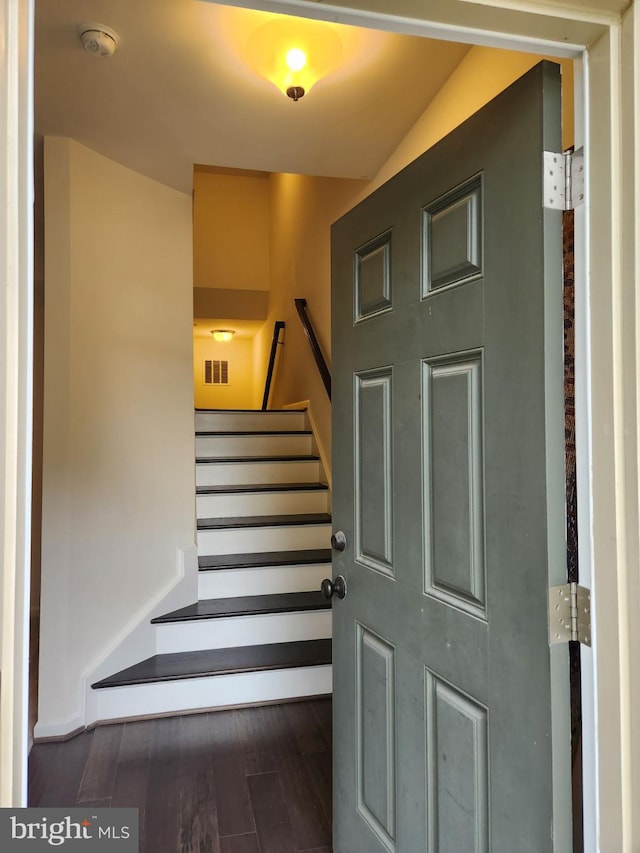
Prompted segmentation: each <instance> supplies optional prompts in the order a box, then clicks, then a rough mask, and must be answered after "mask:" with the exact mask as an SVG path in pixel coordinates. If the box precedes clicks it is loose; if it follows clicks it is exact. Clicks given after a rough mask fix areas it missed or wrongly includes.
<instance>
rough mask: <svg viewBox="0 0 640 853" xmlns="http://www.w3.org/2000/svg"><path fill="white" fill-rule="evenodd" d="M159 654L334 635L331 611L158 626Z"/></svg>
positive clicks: (208, 620) (264, 614)
mask: <svg viewBox="0 0 640 853" xmlns="http://www.w3.org/2000/svg"><path fill="white" fill-rule="evenodd" d="M156 631H157V635H156V654H170V653H171V652H194V651H198V650H199V649H229V648H233V647H235V646H260V645H264V644H265V643H292V642H295V641H297V640H322V639H325V638H328V637H330V636H331V611H330V610H307V611H303V612H299V613H261V614H256V615H252V616H229V617H222V618H218V619H202V620H198V621H194V622H180V623H176V622H174V623H165V624H163V625H156Z"/></svg>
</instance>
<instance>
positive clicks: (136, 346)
mask: <svg viewBox="0 0 640 853" xmlns="http://www.w3.org/2000/svg"><path fill="white" fill-rule="evenodd" d="M45 223H46V228H45V313H46V331H45V399H44V470H43V492H44V498H43V531H42V598H41V619H42V621H41V658H40V695H39V720H38V726H37V728H36V736H38V735H39V734H40V735H42V734H44V733H48V734H52V733H54V732H55V731H60V732H63V731H70V730H72V729H73V728H75V727H76V726H78V725H81V724H82V723H83V722H84V719H83V707H82V705H83V700H82V676H83V673H85V672H87V673H88V672H91V671H92V670H93V669H94V667H95V665H96V663H97V662H99V661H100V659H101V658H102V657H103V655H104V654H105V652H106V650H107V648H108V647H109V646H110V645H111V643H112V641H113V639H114V637H117V636H119V635H121V634H122V633H123V631H125V630H126V629H127V626H129V625H131V624H132V623H133V622H134V621H135V618H136V615H137V614H139V613H140V612H143V611H144V610H145V609H146V607H147V606H148V602H149V601H150V600H152V599H153V598H154V597H156V596H157V595H158V593H159V592H160V591H162V590H163V589H165V588H166V587H167V586H168V585H170V584H171V582H172V581H173V580H174V579H175V578H176V576H177V573H178V570H177V558H176V552H177V551H178V549H180V548H181V547H182V546H184V545H188V544H190V543H191V544H192V543H193V540H194V529H193V528H194V506H193V502H194V464H193V458H194V450H193V391H192V316H191V312H192V242H191V198H190V197H189V196H187V195H184V194H182V193H179V192H177V191H175V190H172V189H168V188H167V187H165V186H162V185H161V184H158V183H156V182H154V181H152V180H150V179H148V178H146V177H143V176H141V175H139V174H137V173H135V172H132V171H130V170H128V169H125V168H123V167H122V166H120V165H118V164H116V163H114V162H112V161H110V160H107V159H106V158H104V157H102V156H100V155H98V154H96V153H95V152H93V151H90V150H89V149H87V148H85V147H83V146H81V145H79V144H78V143H76V142H74V141H72V140H69V139H60V138H48V139H46V140H45Z"/></svg>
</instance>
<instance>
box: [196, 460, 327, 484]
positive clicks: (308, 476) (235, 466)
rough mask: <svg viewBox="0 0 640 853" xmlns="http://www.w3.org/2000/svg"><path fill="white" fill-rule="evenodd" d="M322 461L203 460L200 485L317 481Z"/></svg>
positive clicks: (198, 481) (199, 473)
mask: <svg viewBox="0 0 640 853" xmlns="http://www.w3.org/2000/svg"><path fill="white" fill-rule="evenodd" d="M319 480H320V463H319V462H316V461H310V462H214V463H206V462H201V463H199V464H198V465H196V485H197V486H229V485H237V486H246V485H252V484H255V483H317V482H318V481H319Z"/></svg>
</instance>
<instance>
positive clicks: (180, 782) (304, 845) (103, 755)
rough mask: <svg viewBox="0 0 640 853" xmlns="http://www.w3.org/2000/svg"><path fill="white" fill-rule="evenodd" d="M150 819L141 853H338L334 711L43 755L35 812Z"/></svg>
mask: <svg viewBox="0 0 640 853" xmlns="http://www.w3.org/2000/svg"><path fill="white" fill-rule="evenodd" d="M79 804H83V805H84V804H86V805H88V804H91V805H93V806H94V807H96V808H99V807H108V806H128V807H137V808H138V809H139V810H140V838H141V842H140V853H302V851H306V853H331V700H330V699H319V700H313V701H307V702H294V703H290V704H286V705H270V706H266V707H262V708H248V709H242V710H230V711H218V712H214V713H206V714H193V715H185V716H180V717H167V718H162V719H156V720H144V721H138V722H131V723H122V724H115V725H109V726H99V727H98V728H96V729H94V730H93V731H91V732H86V733H84V734H81V735H78V736H76V737H74V738H72V739H71V740H69V741H65V742H63V743H50V744H45V743H43V744H36V745H35V746H34V747H33V749H32V750H31V754H30V757H29V805H31V806H42V807H45V806H67V807H71V806H74V805H79Z"/></svg>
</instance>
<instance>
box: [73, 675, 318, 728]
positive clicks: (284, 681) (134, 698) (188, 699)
mask: <svg viewBox="0 0 640 853" xmlns="http://www.w3.org/2000/svg"><path fill="white" fill-rule="evenodd" d="M331 690H332V678H331V665H324V666H307V667H300V668H298V669H281V670H271V671H266V672H251V673H238V674H235V675H217V676H214V677H208V678H185V679H181V680H178V681H163V682H156V683H154V684H136V685H133V686H131V687H112V688H109V689H102V690H95V691H94V693H95V694H96V695H95V697H92V702H91V705H92V716H93V717H94V719H90V720H88V721H87V722H88V724H89V725H90V724H92V723H95V722H101V721H103V720H105V721H106V720H118V719H124V718H131V717H146V716H152V715H154V714H169V713H179V712H181V711H199V710H202V711H205V710H207V709H210V708H226V707H230V706H233V705H250V704H253V703H260V702H272V701H278V700H283V699H293V698H295V697H298V696H322V695H324V694H327V693H331Z"/></svg>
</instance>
